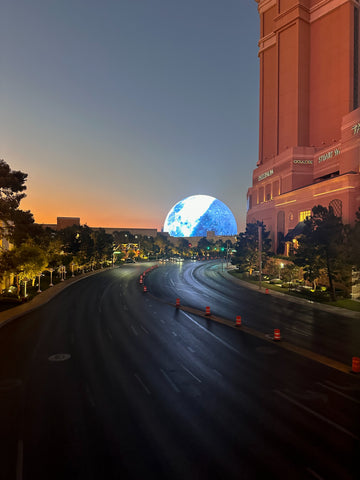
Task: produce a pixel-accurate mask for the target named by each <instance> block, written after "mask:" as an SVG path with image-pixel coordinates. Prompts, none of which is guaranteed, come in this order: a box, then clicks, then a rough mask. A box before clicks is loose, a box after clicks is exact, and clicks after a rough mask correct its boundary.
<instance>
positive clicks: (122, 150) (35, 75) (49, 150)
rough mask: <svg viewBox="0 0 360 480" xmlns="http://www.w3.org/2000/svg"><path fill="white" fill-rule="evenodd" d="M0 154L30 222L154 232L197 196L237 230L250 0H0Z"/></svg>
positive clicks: (252, 55)
mask: <svg viewBox="0 0 360 480" xmlns="http://www.w3.org/2000/svg"><path fill="white" fill-rule="evenodd" d="M0 8H1V15H0V70H1V75H0V105H1V115H0V158H3V159H4V160H5V161H6V162H7V163H8V164H9V165H10V167H11V168H12V169H13V170H22V171H23V172H26V173H27V174H28V180H27V191H26V193H27V197H26V198H25V199H24V200H23V201H22V203H21V208H22V209H24V210H30V211H31V212H32V213H33V215H34V218H35V221H36V222H38V223H56V218H57V217H58V216H64V217H66V216H70V217H71V216H75V217H80V219H81V223H82V224H85V223H86V224H87V225H89V226H93V227H95V226H97V227H129V228H136V227H138V228H157V229H158V230H159V231H161V229H162V227H163V224H164V221H165V218H166V215H167V213H168V212H169V210H170V209H171V208H172V207H173V206H174V205H175V204H176V203H177V202H178V201H180V200H181V199H183V198H186V197H188V196H190V195H196V194H204V195H210V196H213V197H216V198H218V199H219V200H221V201H222V202H224V203H225V204H226V205H227V206H228V207H229V208H230V209H231V211H232V212H233V214H234V216H235V219H236V221H237V225H238V231H239V232H240V231H243V230H244V229H245V217H246V193H247V189H248V188H249V187H250V186H251V182H252V171H253V169H254V168H255V167H256V162H257V159H258V130H259V129H258V117H259V115H258V111H259V99H258V97H259V60H258V56H257V54H258V46H257V44H258V40H259V18H258V12H257V4H256V2H255V1H254V0H31V1H29V0H1V7H0Z"/></svg>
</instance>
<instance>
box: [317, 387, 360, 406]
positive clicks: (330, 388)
mask: <svg viewBox="0 0 360 480" xmlns="http://www.w3.org/2000/svg"><path fill="white" fill-rule="evenodd" d="M317 384H318V385H321V386H322V387H324V388H327V389H328V390H330V391H332V392H335V393H336V394H337V395H340V396H341V397H344V398H347V399H348V400H351V401H352V402H355V403H360V401H359V400H358V399H356V398H354V397H350V395H346V393H343V392H339V390H336V388H332V387H329V386H328V385H325V384H324V383H320V382H317Z"/></svg>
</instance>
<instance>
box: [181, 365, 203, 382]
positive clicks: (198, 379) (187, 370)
mask: <svg viewBox="0 0 360 480" xmlns="http://www.w3.org/2000/svg"><path fill="white" fill-rule="evenodd" d="M181 366H182V368H183V369H184V370H185V372H187V373H188V374H189V375H191V376H192V377H193V378H195V380H197V381H198V382H199V383H201V380H200V378H198V377H197V376H196V375H194V374H193V373H192V372H191V371H190V370H189V369H188V368H186V367H185V365H181Z"/></svg>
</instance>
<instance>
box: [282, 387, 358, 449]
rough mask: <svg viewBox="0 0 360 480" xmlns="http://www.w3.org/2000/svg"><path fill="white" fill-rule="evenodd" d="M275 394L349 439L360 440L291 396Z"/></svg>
mask: <svg viewBox="0 0 360 480" xmlns="http://www.w3.org/2000/svg"><path fill="white" fill-rule="evenodd" d="M274 393H276V394H277V395H280V397H282V398H284V399H285V400H287V401H288V402H290V403H292V404H294V405H296V406H297V407H299V408H301V409H302V410H305V412H307V413H310V414H311V415H314V417H317V418H319V419H320V420H322V421H323V422H326V423H328V424H329V425H331V426H332V427H334V428H336V429H337V430H339V431H340V432H342V433H345V434H346V435H349V437H352V438H354V439H355V440H359V438H358V437H357V436H356V435H354V434H353V433H352V432H350V431H349V430H347V429H346V428H344V427H342V426H341V425H338V424H337V423H335V422H333V421H332V420H330V419H329V418H326V417H324V416H323V415H320V413H317V412H315V411H314V410H311V408H308V407H306V406H305V405H303V404H302V403H300V402H297V401H296V400H295V399H293V398H291V397H289V396H288V395H286V394H285V393H283V392H279V391H278V390H274Z"/></svg>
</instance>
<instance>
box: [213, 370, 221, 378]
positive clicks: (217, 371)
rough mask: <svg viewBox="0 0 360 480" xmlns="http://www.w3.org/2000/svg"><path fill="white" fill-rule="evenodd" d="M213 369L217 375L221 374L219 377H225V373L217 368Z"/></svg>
mask: <svg viewBox="0 0 360 480" xmlns="http://www.w3.org/2000/svg"><path fill="white" fill-rule="evenodd" d="M213 371H214V372H215V373H216V375H219V377H223V374H222V373H220V372H219V370H216V368H213Z"/></svg>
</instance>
